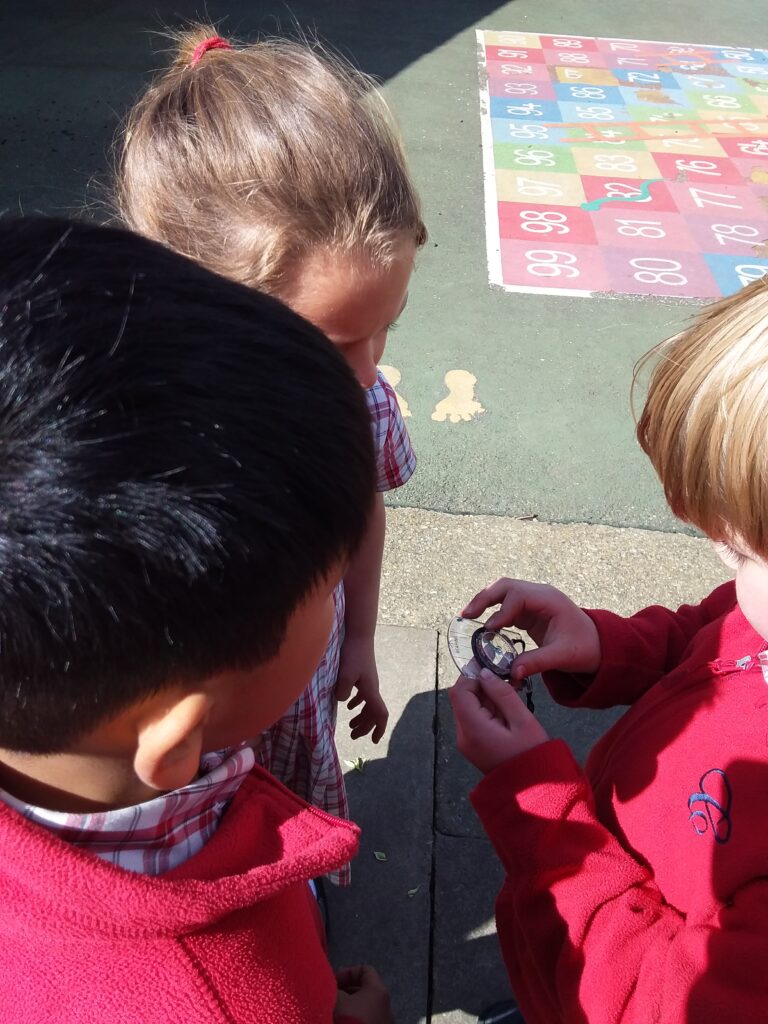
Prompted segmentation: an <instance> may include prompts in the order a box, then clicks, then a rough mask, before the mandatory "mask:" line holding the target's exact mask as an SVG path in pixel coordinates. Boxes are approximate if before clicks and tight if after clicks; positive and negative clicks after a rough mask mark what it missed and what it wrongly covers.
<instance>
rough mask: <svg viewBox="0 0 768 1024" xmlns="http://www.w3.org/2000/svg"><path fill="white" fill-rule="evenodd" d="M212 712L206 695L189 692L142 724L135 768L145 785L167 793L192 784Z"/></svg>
mask: <svg viewBox="0 0 768 1024" xmlns="http://www.w3.org/2000/svg"><path fill="white" fill-rule="evenodd" d="M210 710H211V702H210V698H209V697H208V695H207V694H204V693H190V694H186V695H184V696H180V697H179V698H178V699H177V700H175V701H174V702H173V703H172V704H170V705H169V706H167V707H166V708H165V709H164V710H163V711H162V712H161V713H160V714H159V715H158V714H155V715H153V716H148V717H147V719H146V720H144V721H142V722H140V723H139V732H138V736H137V744H136V753H135V755H134V761H133V768H134V771H135V772H136V774H137V775H138V777H139V778H140V779H141V781H142V782H143V783H144V784H145V785H147V786H151V787H152V788H153V789H158V790H162V791H163V792H166V791H168V790H172V789H181V787H182V786H186V785H188V784H189V783H190V782H192V780H193V779H194V778H195V776H196V775H197V773H198V771H199V770H200V757H201V755H202V753H203V728H204V726H205V722H206V719H207V717H208V713H209V712H210Z"/></svg>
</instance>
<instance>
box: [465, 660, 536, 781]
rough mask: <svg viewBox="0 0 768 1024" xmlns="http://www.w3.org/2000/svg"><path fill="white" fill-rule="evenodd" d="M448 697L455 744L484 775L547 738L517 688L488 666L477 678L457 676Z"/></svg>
mask: <svg viewBox="0 0 768 1024" xmlns="http://www.w3.org/2000/svg"><path fill="white" fill-rule="evenodd" d="M448 698H449V700H450V702H451V708H452V709H453V717H454V719H455V721H456V746H457V747H458V748H459V752H460V753H461V754H463V756H464V757H466V759H467V760H468V761H470V762H471V763H472V764H473V765H474V766H475V768H479V769H480V771H481V772H483V773H485V774H487V773H488V772H490V771H492V770H493V769H494V768H496V766H497V765H500V764H502V763H503V762H504V761H508V760H509V759H510V758H511V757H516V756H517V755H518V754H522V753H523V752H524V751H525V750H530V749H531V747H537V746H538V745H539V744H540V743H546V741H547V740H548V739H549V736H548V735H547V733H546V732H545V730H544V727H543V726H542V725H541V724H540V723H539V722H538V720H537V719H536V718H534V716H533V715H532V714H531V712H530V711H529V710H528V708H527V707H526V706H525V704H523V702H522V701H521V700H520V697H519V696H518V694H517V691H516V690H515V689H514V688H513V687H512V686H510V685H509V683H507V682H505V681H504V680H503V679H499V677H498V676H495V675H494V674H493V672H489V671H488V669H483V671H482V672H481V673H480V676H479V678H477V679H468V678H467V677H466V676H459V678H458V679H457V680H456V684H455V685H454V687H453V689H451V690H449V691H448Z"/></svg>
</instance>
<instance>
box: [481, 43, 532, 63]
mask: <svg viewBox="0 0 768 1024" xmlns="http://www.w3.org/2000/svg"><path fill="white" fill-rule="evenodd" d="M485 54H486V57H485V59H486V60H493V61H501V62H504V63H506V62H507V61H514V62H515V63H516V64H544V63H545V59H544V53H543V51H542V50H540V49H538V48H534V47H531V48H530V49H529V48H528V47H526V46H487V47H486V49H485Z"/></svg>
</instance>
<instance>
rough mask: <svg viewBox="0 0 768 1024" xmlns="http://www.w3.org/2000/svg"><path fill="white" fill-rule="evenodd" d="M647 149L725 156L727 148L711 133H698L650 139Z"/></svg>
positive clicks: (695, 154)
mask: <svg viewBox="0 0 768 1024" xmlns="http://www.w3.org/2000/svg"><path fill="white" fill-rule="evenodd" d="M645 147H646V149H649V150H650V151H651V153H677V154H679V155H683V154H684V155H685V156H690V157H697V156H725V155H726V153H725V150H724V149H723V147H722V146H721V145H720V143H719V142H718V141H717V139H714V138H712V136H711V135H697V136H692V137H686V138H682V137H680V136H672V137H670V138H666V139H648V141H647V142H646V144H645Z"/></svg>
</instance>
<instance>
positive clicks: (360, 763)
mask: <svg viewBox="0 0 768 1024" xmlns="http://www.w3.org/2000/svg"><path fill="white" fill-rule="evenodd" d="M344 764H345V765H346V766H347V768H352V770H353V771H356V772H360V774H361V775H362V774H363V772H364V771H365V758H364V757H356V758H355V760H354V761H345V762H344Z"/></svg>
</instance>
